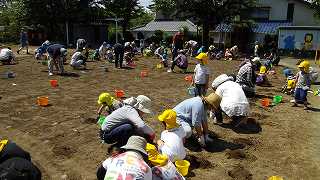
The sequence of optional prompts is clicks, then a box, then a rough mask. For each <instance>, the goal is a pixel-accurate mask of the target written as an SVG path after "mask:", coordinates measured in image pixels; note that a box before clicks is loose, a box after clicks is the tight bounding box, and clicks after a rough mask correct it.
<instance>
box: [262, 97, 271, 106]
mask: <svg viewBox="0 0 320 180" xmlns="http://www.w3.org/2000/svg"><path fill="white" fill-rule="evenodd" d="M261 105H262V106H263V107H269V106H270V99H268V98H263V99H262V100H261Z"/></svg>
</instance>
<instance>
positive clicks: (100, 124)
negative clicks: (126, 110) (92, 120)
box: [97, 116, 106, 126]
mask: <svg viewBox="0 0 320 180" xmlns="http://www.w3.org/2000/svg"><path fill="white" fill-rule="evenodd" d="M105 120H106V117H105V116H100V117H99V120H98V122H97V124H99V126H102V124H103V123H104V121H105Z"/></svg>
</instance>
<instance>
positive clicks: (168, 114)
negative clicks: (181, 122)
mask: <svg viewBox="0 0 320 180" xmlns="http://www.w3.org/2000/svg"><path fill="white" fill-rule="evenodd" d="M158 119H159V121H161V122H164V123H166V126H167V129H172V128H176V127H178V124H177V113H176V112H175V111H174V110H172V109H167V110H165V111H164V112H163V113H162V114H161V115H160V116H158Z"/></svg>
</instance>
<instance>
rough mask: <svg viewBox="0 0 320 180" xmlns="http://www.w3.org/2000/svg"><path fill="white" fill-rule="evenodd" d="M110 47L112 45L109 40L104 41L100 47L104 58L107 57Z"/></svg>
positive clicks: (100, 52)
mask: <svg viewBox="0 0 320 180" xmlns="http://www.w3.org/2000/svg"><path fill="white" fill-rule="evenodd" d="M109 48H110V45H109V44H107V42H103V43H102V45H101V46H100V48H99V56H100V58H102V59H107V51H108V49H109Z"/></svg>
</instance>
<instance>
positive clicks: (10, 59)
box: [0, 47, 15, 64]
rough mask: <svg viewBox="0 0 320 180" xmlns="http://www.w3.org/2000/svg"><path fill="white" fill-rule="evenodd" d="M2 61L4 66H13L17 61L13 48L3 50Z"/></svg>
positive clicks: (0, 54) (0, 52)
mask: <svg viewBox="0 0 320 180" xmlns="http://www.w3.org/2000/svg"><path fill="white" fill-rule="evenodd" d="M0 61H1V62H2V63H3V64H13V63H14V61H15V56H14V54H13V52H12V51H11V48H10V47H8V48H3V49H1V51H0Z"/></svg>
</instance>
